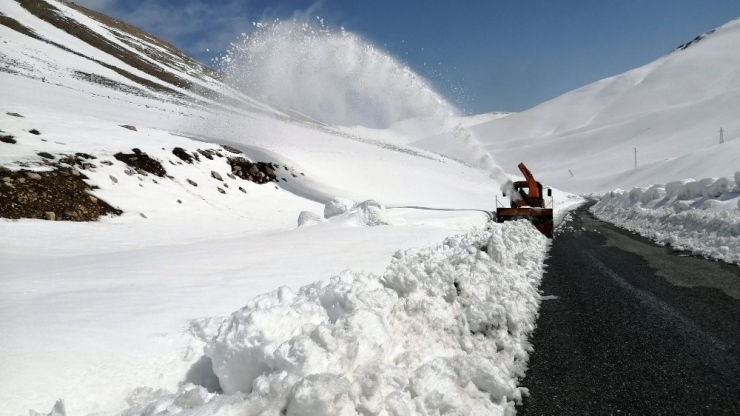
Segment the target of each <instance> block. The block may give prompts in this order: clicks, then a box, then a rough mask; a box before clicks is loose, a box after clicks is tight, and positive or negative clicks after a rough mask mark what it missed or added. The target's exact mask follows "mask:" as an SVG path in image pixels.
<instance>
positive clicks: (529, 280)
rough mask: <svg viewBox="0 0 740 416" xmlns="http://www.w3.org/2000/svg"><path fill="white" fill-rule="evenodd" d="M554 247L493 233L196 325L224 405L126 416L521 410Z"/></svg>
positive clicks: (146, 397) (187, 397)
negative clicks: (517, 404)
mask: <svg viewBox="0 0 740 416" xmlns="http://www.w3.org/2000/svg"><path fill="white" fill-rule="evenodd" d="M546 241H547V240H546V238H545V237H543V236H542V235H541V234H540V233H539V232H538V231H537V230H536V229H535V228H534V227H532V226H531V225H530V224H528V223H526V222H522V221H516V222H507V223H504V224H492V225H491V226H490V229H489V230H487V231H476V232H473V233H470V234H467V235H462V236H456V237H450V238H447V239H446V240H445V241H444V242H443V243H442V244H439V245H436V246H433V247H429V248H425V249H414V250H407V251H399V252H397V253H396V254H395V255H394V258H393V260H392V261H391V264H390V266H389V267H388V269H387V270H386V271H385V273H384V274H383V275H382V276H375V275H373V274H370V275H366V274H362V273H352V272H349V271H346V272H343V273H341V274H340V275H338V276H335V277H333V278H331V279H330V280H329V281H319V282H316V283H314V284H311V285H308V286H304V287H302V288H301V289H300V290H298V291H297V292H293V291H291V290H290V289H288V288H287V287H282V288H280V289H278V290H275V291H273V292H270V293H267V294H264V295H262V296H259V297H257V298H254V299H252V300H251V301H249V302H248V303H247V305H246V306H245V307H244V308H242V309H240V310H239V311H236V312H234V313H233V314H232V315H231V316H230V317H228V318H226V319H223V322H222V323H221V325H220V327H218V329H217V330H216V329H215V325H214V319H205V320H198V321H193V323H192V331H191V332H193V333H195V334H198V336H200V337H201V338H202V339H203V340H204V341H205V342H206V343H207V346H206V355H207V356H208V357H209V358H210V359H211V360H212V363H213V371H214V373H215V374H216V376H218V380H219V383H220V387H221V388H222V389H223V392H224V395H216V394H212V393H208V392H207V391H206V390H205V389H204V388H202V387H196V386H193V385H186V386H183V387H182V388H181V389H180V390H179V391H178V392H177V393H174V394H173V393H168V392H163V391H151V390H146V389H144V390H139V391H137V393H136V394H135V395H133V396H132V397H131V398H130V399H129V403H130V404H131V406H132V407H131V408H130V409H129V410H128V411H126V412H124V414H126V415H135V414H136V415H138V414H151V412H150V411H151V410H152V409H156V410H157V411H158V412H160V413H157V414H159V415H167V414H176V413H179V412H183V411H186V410H188V411H190V412H191V413H193V414H195V413H198V414H199V412H207V413H208V414H214V415H221V414H236V413H238V414H287V415H337V414H352V415H354V414H358V413H360V414H390V415H411V414H437V413H441V412H449V411H456V412H457V413H459V414H494V415H495V414H498V415H503V414H504V413H506V412H508V411H511V410H513V404H514V403H513V401H519V400H521V390H522V389H521V388H519V387H517V378H521V377H522V376H523V375H524V370H525V368H526V362H527V360H528V351H529V348H530V347H529V343H528V342H527V337H528V335H529V334H530V333H531V331H532V330H533V328H534V320H535V317H536V314H537V308H538V305H539V295H538V293H537V286H538V285H539V282H540V280H541V277H542V273H543V266H542V265H543V261H544V258H545V249H546V244H547V243H546Z"/></svg>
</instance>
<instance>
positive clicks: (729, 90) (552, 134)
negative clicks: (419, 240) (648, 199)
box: [413, 20, 740, 192]
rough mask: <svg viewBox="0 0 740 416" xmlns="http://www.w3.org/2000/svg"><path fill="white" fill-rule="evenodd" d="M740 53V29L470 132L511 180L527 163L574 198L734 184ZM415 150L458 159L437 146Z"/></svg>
mask: <svg viewBox="0 0 740 416" xmlns="http://www.w3.org/2000/svg"><path fill="white" fill-rule="evenodd" d="M738 44H740V20H734V21H731V22H729V23H727V24H725V25H723V26H722V27H719V28H717V29H716V30H713V31H711V32H709V33H707V34H704V35H701V36H698V37H696V38H695V39H694V40H693V41H692V42H690V43H688V44H685V45H681V46H680V47H678V48H676V50H674V51H672V52H671V53H668V54H667V55H665V56H663V57H661V58H659V59H657V60H656V61H654V62H652V63H650V64H647V65H645V66H643V67H641V68H636V69H634V70H631V71H628V72H625V73H623V74H620V75H617V76H614V77H611V78H607V79H603V80H601V81H597V82H594V83H592V84H589V85H587V86H584V87H582V88H579V89H576V90H574V91H571V92H569V93H566V94H563V95H561V96H559V97H557V98H555V99H553V100H550V101H548V102H545V103H542V104H540V105H538V106H536V107H534V108H532V109H529V110H527V111H524V112H521V113H518V114H512V115H510V116H508V117H505V118H501V119H497V120H492V121H488V122H484V123H480V124H478V125H476V126H474V127H472V130H473V131H474V132H475V133H476V134H477V135H478V137H479V139H480V140H481V141H482V142H483V143H484V144H485V148H486V149H487V150H488V151H489V152H491V153H492V154H493V156H494V158H495V159H496V160H497V161H498V162H499V163H500V164H501V166H502V167H503V168H504V169H505V170H506V171H509V172H512V171H514V169H515V166H516V164H517V163H519V162H521V161H525V162H526V163H527V165H528V166H529V167H530V168H531V169H532V171H533V172H536V174H537V175H538V177H539V178H540V179H542V180H543V181H544V182H547V183H549V184H552V185H554V186H557V187H559V188H561V189H567V190H569V191H571V192H596V191H600V192H603V191H608V190H612V189H615V188H618V187H621V188H626V189H630V188H631V187H633V186H649V185H652V184H653V183H664V182H669V181H672V180H679V179H685V178H691V177H695V178H696V179H700V178H704V177H708V176H715V177H716V176H726V175H732V174H733V172H734V170H735V169H736V168H737V165H738V162H740V140H736V139H738V138H740V118H738V117H737V109H738V108H740V72H738V71H737V68H738V67H740V48H738V47H737V45H738ZM720 128H722V129H723V132H724V140H725V143H724V144H723V145H719V136H720V133H719V130H720ZM413 144H414V145H417V146H419V147H422V148H425V149H430V150H435V151H440V152H442V153H445V154H449V155H454V154H455V150H456V149H455V148H454V146H452V145H450V143H449V142H447V141H444V140H439V137H429V138H425V139H422V140H420V141H417V142H414V143H413ZM634 149H637V164H638V167H637V168H636V169H635V168H634V159H635V154H634ZM570 172H572V176H571V173H570Z"/></svg>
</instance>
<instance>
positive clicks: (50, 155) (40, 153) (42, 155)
mask: <svg viewBox="0 0 740 416" xmlns="http://www.w3.org/2000/svg"><path fill="white" fill-rule="evenodd" d="M36 154H37V155H39V156H41V157H43V158H44V159H54V155H52V154H51V153H47V152H38V153H36Z"/></svg>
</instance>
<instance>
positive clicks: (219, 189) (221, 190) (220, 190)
mask: <svg viewBox="0 0 740 416" xmlns="http://www.w3.org/2000/svg"><path fill="white" fill-rule="evenodd" d="M217 189H218V191H219V192H221V193H222V194H225V193H226V191H224V190H223V189H221V188H217Z"/></svg>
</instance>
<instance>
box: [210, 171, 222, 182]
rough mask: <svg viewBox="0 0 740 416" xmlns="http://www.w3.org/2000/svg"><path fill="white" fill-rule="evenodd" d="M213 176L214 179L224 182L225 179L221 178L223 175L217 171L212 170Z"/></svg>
mask: <svg viewBox="0 0 740 416" xmlns="http://www.w3.org/2000/svg"><path fill="white" fill-rule="evenodd" d="M211 176H213V179H218V180H219V181H222V182H223V180H224V178H223V177H222V176H221V174H220V173H218V172H216V171H215V170H212V171H211Z"/></svg>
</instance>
